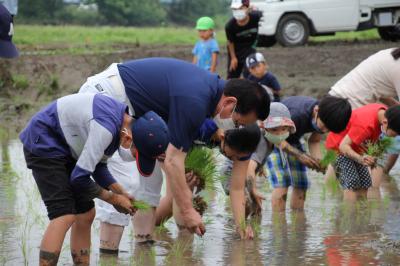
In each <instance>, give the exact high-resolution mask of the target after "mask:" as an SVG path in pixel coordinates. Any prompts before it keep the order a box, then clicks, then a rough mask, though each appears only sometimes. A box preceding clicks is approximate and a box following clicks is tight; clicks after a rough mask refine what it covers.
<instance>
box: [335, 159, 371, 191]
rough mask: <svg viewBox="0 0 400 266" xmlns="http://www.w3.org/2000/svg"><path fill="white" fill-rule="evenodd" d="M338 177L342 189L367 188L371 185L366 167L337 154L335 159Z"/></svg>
mask: <svg viewBox="0 0 400 266" xmlns="http://www.w3.org/2000/svg"><path fill="white" fill-rule="evenodd" d="M336 170H337V172H338V179H339V182H340V185H341V186H342V188H343V189H350V190H358V189H368V188H370V187H371V186H372V181H371V175H370V174H369V171H368V167H367V166H365V165H362V164H359V163H357V162H355V161H353V160H351V159H349V158H347V157H346V156H343V155H339V156H338V158H337V160H336Z"/></svg>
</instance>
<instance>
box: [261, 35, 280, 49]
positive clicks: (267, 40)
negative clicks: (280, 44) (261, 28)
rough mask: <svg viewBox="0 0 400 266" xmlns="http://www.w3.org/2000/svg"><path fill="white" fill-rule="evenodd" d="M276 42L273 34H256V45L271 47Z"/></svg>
mask: <svg viewBox="0 0 400 266" xmlns="http://www.w3.org/2000/svg"><path fill="white" fill-rule="evenodd" d="M275 44H276V38H275V36H267V35H258V40H257V46H258V47H271V46H274V45H275Z"/></svg>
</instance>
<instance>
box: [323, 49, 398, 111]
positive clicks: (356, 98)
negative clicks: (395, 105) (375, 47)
mask: <svg viewBox="0 0 400 266" xmlns="http://www.w3.org/2000/svg"><path fill="white" fill-rule="evenodd" d="M392 51H393V48H390V49H386V50H381V51H379V52H377V53H375V54H373V55H371V56H370V57H368V58H367V59H365V60H364V61H362V62H361V63H360V64H359V65H358V66H356V67H355V68H354V69H353V70H351V71H350V72H349V73H348V74H347V75H345V76H344V77H343V78H342V79H340V80H339V81H338V82H336V84H335V85H333V86H332V88H331V90H330V92H329V94H330V95H333V96H338V97H341V98H347V99H348V100H349V102H350V104H351V106H352V108H353V109H355V108H358V107H361V106H363V105H366V104H369V103H375V102H378V101H379V98H381V97H393V98H395V99H398V98H399V96H400V59H398V60H395V59H394V58H393V56H392V55H391V52H392Z"/></svg>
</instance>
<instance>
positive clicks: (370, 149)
mask: <svg viewBox="0 0 400 266" xmlns="http://www.w3.org/2000/svg"><path fill="white" fill-rule="evenodd" d="M392 145H393V138H390V137H383V138H382V139H380V140H378V141H376V142H371V141H370V142H368V143H367V152H366V153H367V155H369V156H373V157H376V158H381V157H382V156H383V154H384V153H385V152H386V151H387V150H388V149H389V148H390V147H391V146H392Z"/></svg>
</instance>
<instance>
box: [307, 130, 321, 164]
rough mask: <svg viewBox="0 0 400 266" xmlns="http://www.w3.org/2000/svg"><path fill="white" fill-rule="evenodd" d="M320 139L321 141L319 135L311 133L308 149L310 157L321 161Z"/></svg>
mask: <svg viewBox="0 0 400 266" xmlns="http://www.w3.org/2000/svg"><path fill="white" fill-rule="evenodd" d="M321 139H322V136H321V134H318V133H316V132H314V133H312V134H311V136H310V138H309V139H308V149H309V150H310V154H311V156H312V157H314V158H316V159H318V160H321V159H322V153H321V146H320V143H321Z"/></svg>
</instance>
